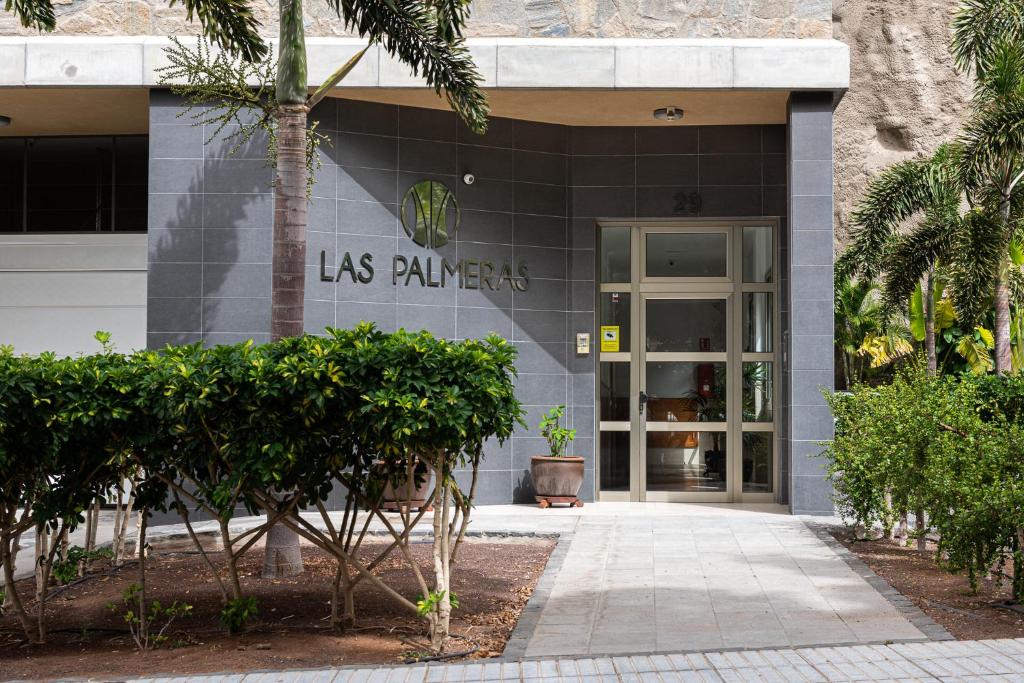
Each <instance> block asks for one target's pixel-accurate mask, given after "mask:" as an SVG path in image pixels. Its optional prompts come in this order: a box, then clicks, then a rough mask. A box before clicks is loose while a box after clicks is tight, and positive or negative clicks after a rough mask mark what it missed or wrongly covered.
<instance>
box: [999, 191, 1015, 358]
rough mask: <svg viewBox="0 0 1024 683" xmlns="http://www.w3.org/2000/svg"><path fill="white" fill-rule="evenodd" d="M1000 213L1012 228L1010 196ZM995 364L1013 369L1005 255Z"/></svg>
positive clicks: (1000, 286) (1001, 205)
mask: <svg viewBox="0 0 1024 683" xmlns="http://www.w3.org/2000/svg"><path fill="white" fill-rule="evenodd" d="M999 215H1000V218H1002V222H1003V229H1004V230H1007V231H1009V229H1010V197H1009V195H1008V194H1004V195H1003V200H1002V201H1001V202H1000V204H999ZM995 347H996V348H995V365H996V373H997V374H1002V373H1009V372H1011V371H1012V369H1013V363H1012V360H1011V353H1010V260H1009V258H1008V256H1006V255H1004V256H1003V260H1002V262H1001V263H1000V264H999V275H998V277H997V278H996V334H995Z"/></svg>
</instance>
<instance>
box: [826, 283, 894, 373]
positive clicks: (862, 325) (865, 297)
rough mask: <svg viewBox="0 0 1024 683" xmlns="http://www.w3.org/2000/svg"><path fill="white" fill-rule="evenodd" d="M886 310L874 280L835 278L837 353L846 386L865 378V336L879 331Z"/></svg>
mask: <svg viewBox="0 0 1024 683" xmlns="http://www.w3.org/2000/svg"><path fill="white" fill-rule="evenodd" d="M884 324H885V310H884V308H883V307H882V302H881V300H880V297H879V295H878V288H877V287H876V286H875V283H874V282H872V281H871V280H868V279H865V278H851V277H841V278H839V279H838V280H837V281H836V291H835V328H836V347H838V349H839V352H840V357H841V360H842V368H843V384H844V386H845V387H846V388H847V389H849V388H851V387H852V386H853V385H854V384H855V383H856V382H860V381H863V380H864V355H863V354H862V353H861V352H860V349H861V346H862V345H863V344H864V341H865V339H868V338H869V337H871V336H872V335H878V334H880V333H881V332H882V330H883V327H884Z"/></svg>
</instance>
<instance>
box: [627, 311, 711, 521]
mask: <svg viewBox="0 0 1024 683" xmlns="http://www.w3.org/2000/svg"><path fill="white" fill-rule="evenodd" d="M641 300H642V302H643V303H642V309H641V327H642V330H643V332H642V338H643V346H642V348H641V349H640V353H639V354H638V362H639V366H640V377H639V380H640V393H639V409H638V410H639V417H640V420H639V423H640V424H639V428H640V429H639V433H638V437H639V441H640V444H639V445H640V450H641V457H640V460H641V463H642V470H641V473H640V474H641V482H640V488H641V490H642V492H643V495H642V499H643V500H687V499H690V500H707V501H712V500H715V501H722V502H724V501H727V500H728V497H729V483H730V482H729V479H730V477H729V469H730V467H729V466H730V463H731V461H730V459H729V457H728V454H729V444H728V440H729V439H728V435H729V422H730V420H729V418H730V417H731V416H730V414H729V413H730V412H731V411H730V410H729V402H728V393H729V392H728V385H729V379H730V366H729V362H728V355H729V354H728V349H729V334H728V332H729V324H728V322H729V319H730V315H729V313H730V299H729V297H723V296H720V295H684V294H643V295H641Z"/></svg>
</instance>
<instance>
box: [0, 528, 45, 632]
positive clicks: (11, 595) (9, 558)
mask: <svg viewBox="0 0 1024 683" xmlns="http://www.w3.org/2000/svg"><path fill="white" fill-rule="evenodd" d="M15 543H17V536H15V537H14V538H6V537H5V538H0V564H2V565H3V570H4V611H7V610H8V609H12V610H14V615H15V616H16V617H18V622H19V623H20V624H21V628H22V630H23V631H25V637H27V638H28V640H29V642H30V643H34V642H36V640H37V637H36V629H35V625H34V624H33V623H32V620H31V619H30V618H29V616H28V613H27V612H26V611H25V606H24V605H23V604H22V602H21V596H20V595H18V587H17V585H16V584H15V583H14V557H15V553H14V551H13V550H12V549H11V547H12V545H13V544H15Z"/></svg>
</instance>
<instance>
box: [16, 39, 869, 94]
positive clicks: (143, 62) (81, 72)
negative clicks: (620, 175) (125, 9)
mask: <svg viewBox="0 0 1024 683" xmlns="http://www.w3.org/2000/svg"><path fill="white" fill-rule="evenodd" d="M169 42H170V41H169V39H168V38H166V37H162V36H114V37H66V36H38V37H35V36H34V37H0V87H24V86H28V87H61V86H67V87H79V88H80V87H151V86H154V85H157V82H158V74H157V73H156V69H157V68H159V67H160V66H162V65H164V64H165V63H166V62H165V59H164V55H163V48H164V47H166V46H167V45H168V44H169ZM468 44H469V47H470V50H471V52H472V54H473V58H474V60H475V61H476V64H477V67H478V68H479V70H480V73H481V75H482V77H483V83H482V85H483V86H484V87H487V88H498V89H502V88H509V89H514V88H532V89H542V88H557V89H575V88H588V89H673V90H680V89H700V90H716V89H722V90H735V89H742V90H786V91H793V90H832V91H843V90H846V89H847V88H848V87H849V82H850V52H849V48H848V47H847V46H846V45H845V44H843V43H841V42H839V41H836V40H822V39H806V40H805V39H756V40H754V39H694V40H663V39H645V40H636V39H618V38H615V39H612V38H575V39H571V38H471V39H469V40H468ZM363 45H365V42H364V41H361V40H359V39H356V38H309V39H307V48H308V51H309V61H310V64H309V78H310V85H311V86H316V85H319V84H320V82H321V81H322V80H323V79H324V78H325V77H326V76H327V74H329V73H331V71H333V70H334V69H335V68H337V66H339V65H340V64H342V63H343V62H344V61H345V60H346V59H347V58H348V57H350V56H351V55H353V54H355V52H356V51H357V50H359V49H360V48H361V47H362V46H363ZM422 86H423V82H422V80H420V79H418V78H414V77H413V76H411V74H409V71H408V69H407V68H406V67H405V66H404V65H402V64H400V63H398V62H397V61H396V60H394V59H393V58H391V57H390V56H389V55H388V54H387V53H386V52H385V51H384V50H383V49H381V48H380V47H379V46H374V48H373V49H371V50H370V51H369V52H368V53H367V54H366V56H365V57H364V58H363V60H362V61H361V62H360V64H359V65H358V66H357V67H356V69H355V70H353V72H352V73H351V74H349V77H348V78H347V79H346V80H345V82H344V83H343V85H342V86H341V87H342V88H345V87H362V88H366V87H371V88H372V87H379V88H396V87H398V88H401V87H411V88H418V87H422Z"/></svg>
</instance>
